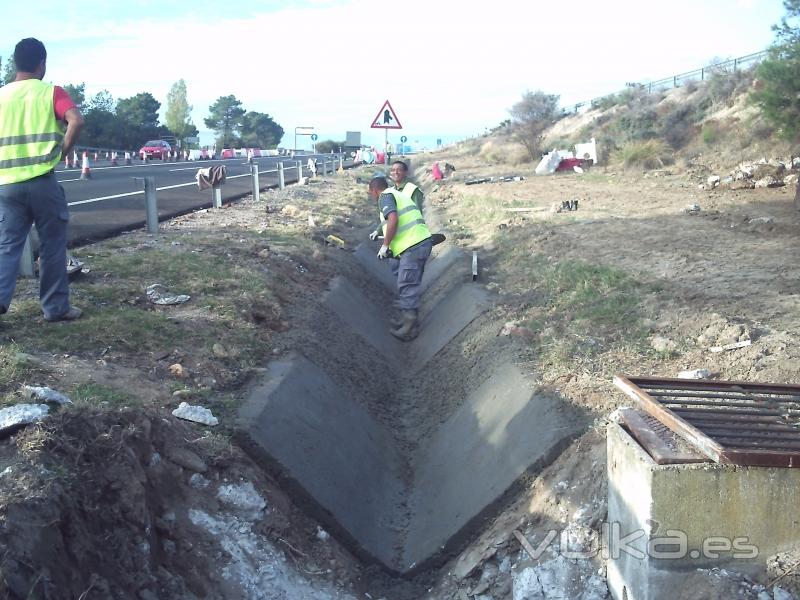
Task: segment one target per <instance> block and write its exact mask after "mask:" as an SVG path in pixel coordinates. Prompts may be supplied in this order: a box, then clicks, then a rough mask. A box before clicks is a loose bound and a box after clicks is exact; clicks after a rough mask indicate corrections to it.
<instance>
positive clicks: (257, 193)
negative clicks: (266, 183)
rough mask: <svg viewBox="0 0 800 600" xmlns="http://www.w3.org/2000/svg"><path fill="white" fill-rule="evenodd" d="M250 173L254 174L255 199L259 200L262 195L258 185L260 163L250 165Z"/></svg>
mask: <svg viewBox="0 0 800 600" xmlns="http://www.w3.org/2000/svg"><path fill="white" fill-rule="evenodd" d="M250 173H251V174H252V175H253V200H258V199H259V198H260V197H261V189H260V188H259V186H258V165H257V164H256V163H253V164H252V165H250Z"/></svg>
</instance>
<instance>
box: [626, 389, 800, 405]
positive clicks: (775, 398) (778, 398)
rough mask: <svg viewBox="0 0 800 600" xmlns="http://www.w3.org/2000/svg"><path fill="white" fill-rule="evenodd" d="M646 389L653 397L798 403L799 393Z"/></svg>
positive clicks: (799, 400) (799, 401)
mask: <svg viewBox="0 0 800 600" xmlns="http://www.w3.org/2000/svg"><path fill="white" fill-rule="evenodd" d="M642 389H644V390H645V391H647V393H648V395H650V396H653V397H654V398H661V397H667V398H722V399H726V400H750V401H751V402H757V401H759V402H761V401H763V402H798V403H800V395H798V396H794V395H792V394H763V395H755V394H754V393H752V392H704V391H701V390H669V391H655V390H652V389H648V388H642Z"/></svg>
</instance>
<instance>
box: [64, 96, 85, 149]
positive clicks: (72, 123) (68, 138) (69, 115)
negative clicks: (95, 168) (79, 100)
mask: <svg viewBox="0 0 800 600" xmlns="http://www.w3.org/2000/svg"><path fill="white" fill-rule="evenodd" d="M64 120H65V121H66V122H67V131H66V132H65V133H64V148H63V150H62V151H61V155H62V156H66V155H67V154H69V153H70V151H71V150H72V148H73V146H75V142H77V141H78V136H79V135H80V133H81V129H83V115H82V114H81V111H79V110H78V109H77V108H70V109H69V110H68V111H67V112H66V113H64Z"/></svg>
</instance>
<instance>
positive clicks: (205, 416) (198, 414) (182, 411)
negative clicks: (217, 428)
mask: <svg viewBox="0 0 800 600" xmlns="http://www.w3.org/2000/svg"><path fill="white" fill-rule="evenodd" d="M172 414H173V415H174V416H176V417H178V418H179V419H186V420H187V421H194V422H195V423H202V424H203V425H210V426H212V427H213V426H214V425H219V419H217V417H215V416H214V415H213V414H211V411H210V410H208V409H207V408H203V407H202V406H192V405H190V404H189V403H187V402H181V403H180V405H179V406H178V408H176V409H175V410H173V411H172Z"/></svg>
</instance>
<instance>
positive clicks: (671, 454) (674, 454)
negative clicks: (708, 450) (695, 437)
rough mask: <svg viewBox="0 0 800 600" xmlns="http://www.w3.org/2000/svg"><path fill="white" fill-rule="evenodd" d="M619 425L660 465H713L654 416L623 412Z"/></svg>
mask: <svg viewBox="0 0 800 600" xmlns="http://www.w3.org/2000/svg"><path fill="white" fill-rule="evenodd" d="M618 415H619V422H620V424H621V425H622V426H623V427H624V428H625V430H626V431H627V432H628V433H629V434H630V435H632V436H633V438H634V439H635V440H636V441H637V442H639V445H640V446H641V447H642V448H643V449H644V450H645V451H646V452H647V453H648V454H649V455H650V457H651V458H652V459H653V461H654V462H655V463H656V464H657V465H675V464H684V463H702V462H711V459H710V458H708V457H707V456H706V455H705V454H703V453H702V452H700V451H699V450H697V448H695V446H694V444H690V443H689V442H687V441H686V440H685V439H683V438H682V437H681V436H679V435H678V434H677V433H675V432H674V431H672V430H671V429H670V428H669V427H667V426H666V425H664V424H663V423H662V422H661V421H659V420H658V419H656V418H655V417H654V416H653V415H649V414H647V413H646V412H644V411H641V410H636V409H634V408H620V409H619V411H618Z"/></svg>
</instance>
